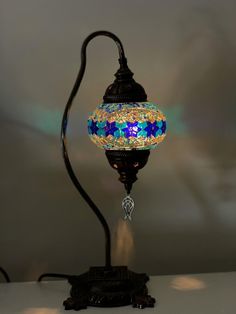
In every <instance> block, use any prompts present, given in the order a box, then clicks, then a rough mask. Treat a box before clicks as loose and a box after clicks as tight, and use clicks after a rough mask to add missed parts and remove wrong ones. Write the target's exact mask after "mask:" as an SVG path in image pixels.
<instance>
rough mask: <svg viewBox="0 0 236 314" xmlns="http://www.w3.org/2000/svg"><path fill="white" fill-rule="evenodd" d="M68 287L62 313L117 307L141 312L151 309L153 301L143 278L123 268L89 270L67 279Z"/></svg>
mask: <svg viewBox="0 0 236 314" xmlns="http://www.w3.org/2000/svg"><path fill="white" fill-rule="evenodd" d="M68 280H69V283H70V284H71V285H72V288H71V291H70V294H71V297H69V298H68V299H67V300H65V301H64V303H63V305H64V307H65V310H77V311H78V310H81V309H86V308H87V306H96V307H118V306H124V305H131V304H132V305H133V307H136V308H140V309H143V308H145V307H154V304H155V302H156V301H155V299H154V298H152V297H151V296H150V295H148V290H147V287H146V282H147V281H148V280H149V277H148V276H147V275H146V274H137V273H134V272H132V271H130V270H128V269H127V267H126V266H115V267H111V268H110V269H107V268H105V267H91V268H90V269H89V271H88V272H86V273H84V274H82V275H79V276H70V277H69V279H68Z"/></svg>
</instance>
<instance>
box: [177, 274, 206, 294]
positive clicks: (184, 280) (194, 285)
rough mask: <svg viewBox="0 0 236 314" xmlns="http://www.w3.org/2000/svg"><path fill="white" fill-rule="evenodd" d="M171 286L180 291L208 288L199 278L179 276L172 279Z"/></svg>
mask: <svg viewBox="0 0 236 314" xmlns="http://www.w3.org/2000/svg"><path fill="white" fill-rule="evenodd" d="M171 288H173V289H175V290H180V291H188V290H189V291H190V290H201V289H205V288H206V284H205V282H204V281H202V280H200V279H198V278H194V277H191V276H178V277H176V278H174V279H173V280H172V282H171Z"/></svg>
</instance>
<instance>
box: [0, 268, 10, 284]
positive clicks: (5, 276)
mask: <svg viewBox="0 0 236 314" xmlns="http://www.w3.org/2000/svg"><path fill="white" fill-rule="evenodd" d="M0 272H1V273H2V275H3V277H4V278H5V280H6V282H11V280H10V277H9V275H8V273H7V272H6V271H5V269H3V268H2V267H0Z"/></svg>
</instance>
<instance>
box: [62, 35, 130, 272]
mask: <svg viewBox="0 0 236 314" xmlns="http://www.w3.org/2000/svg"><path fill="white" fill-rule="evenodd" d="M97 36H107V37H109V38H111V39H113V40H114V41H115V43H116V45H117V47H118V51H119V58H120V59H119V62H120V64H121V65H122V64H126V58H125V54H124V49H123V46H122V43H121V41H120V40H119V38H118V37H117V36H116V35H114V34H113V33H110V32H107V31H97V32H94V33H92V34H90V35H89V36H88V37H87V38H86V39H85V40H84V42H83V45H82V48H81V65H80V70H79V73H78V76H77V78H76V81H75V84H74V87H73V89H72V91H71V94H70V97H69V99H68V101H67V104H66V107H65V111H64V114H63V118H62V124H61V144H62V154H63V158H64V162H65V166H66V169H67V171H68V174H69V176H70V178H71V180H72V182H73V184H74V186H75V187H76V189H77V190H78V192H79V193H80V195H81V196H82V197H83V198H84V200H85V201H86V202H87V204H88V205H89V206H90V208H91V209H92V211H93V212H94V213H95V215H96V216H97V218H98V220H99V221H100V223H101V224H102V226H103V229H104V232H105V240H106V242H105V262H106V264H105V265H106V267H110V266H111V235H110V229H109V226H108V224H107V222H106V220H105V218H104V216H103V215H102V213H101V212H100V210H99V208H98V207H97V206H96V205H95V203H94V202H93V201H92V199H91V198H90V196H89V195H88V194H87V192H86V191H85V190H84V188H83V187H82V186H81V184H80V182H79V180H78V178H77V177H76V175H75V172H74V170H73V168H72V165H71V162H70V159H69V156H68V150H67V146H66V131H67V125H68V119H69V113H70V109H71V107H72V103H73V100H74V98H75V96H76V94H77V92H78V89H79V87H80V84H81V81H82V79H83V76H84V72H85V67H86V48H87V45H88V43H89V42H90V41H91V40H92V39H93V38H95V37H97Z"/></svg>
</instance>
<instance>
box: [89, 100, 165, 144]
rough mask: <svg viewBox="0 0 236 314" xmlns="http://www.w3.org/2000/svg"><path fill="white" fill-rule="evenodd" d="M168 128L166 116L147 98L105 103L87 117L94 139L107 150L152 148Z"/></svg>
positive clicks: (90, 133)
mask: <svg viewBox="0 0 236 314" xmlns="http://www.w3.org/2000/svg"><path fill="white" fill-rule="evenodd" d="M165 132H166V118H165V116H164V115H163V113H162V112H161V111H160V110H159V109H158V106H157V105H156V104H154V103H152V102H148V101H145V102H127V103H102V104H100V105H99V106H98V107H97V108H96V110H95V111H94V112H93V113H92V114H91V115H90V116H89V119H88V133H89V136H90V138H91V140H92V141H93V142H94V143H95V144H96V145H97V146H98V147H100V148H104V149H106V150H133V149H135V150H141V149H153V148H155V147H156V146H157V145H158V144H159V143H160V142H162V141H163V139H164V137H165Z"/></svg>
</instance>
